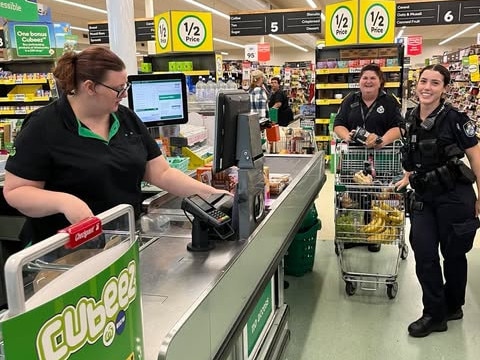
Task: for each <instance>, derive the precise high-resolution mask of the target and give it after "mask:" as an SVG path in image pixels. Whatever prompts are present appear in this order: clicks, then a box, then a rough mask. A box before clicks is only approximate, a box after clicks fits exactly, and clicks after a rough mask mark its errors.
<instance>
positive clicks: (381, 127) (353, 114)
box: [334, 91, 403, 136]
mask: <svg viewBox="0 0 480 360" xmlns="http://www.w3.org/2000/svg"><path fill="white" fill-rule="evenodd" d="M402 119H403V118H402V115H401V114H400V104H399V102H398V101H397V99H396V98H394V97H393V95H390V94H387V93H385V92H384V91H381V92H380V95H379V96H378V97H377V99H376V100H375V102H374V103H373V104H372V105H371V106H370V108H368V107H367V105H366V104H365V103H364V102H363V100H362V96H361V94H360V92H355V93H352V94H350V95H348V96H347V97H346V98H345V99H344V100H343V102H342V104H341V105H340V109H339V110H338V113H337V115H336V117H335V123H334V127H335V126H344V127H346V128H347V129H348V130H354V129H356V128H357V127H358V126H361V127H363V128H365V129H366V130H367V131H369V132H372V133H375V134H377V135H379V136H383V135H384V134H385V133H386V132H387V131H388V130H390V129H391V128H394V127H398V126H399V125H400V124H401V122H402Z"/></svg>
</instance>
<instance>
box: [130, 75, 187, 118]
mask: <svg viewBox="0 0 480 360" xmlns="http://www.w3.org/2000/svg"><path fill="white" fill-rule="evenodd" d="M128 81H129V82H130V83H131V84H132V86H131V87H130V89H129V90H128V106H129V107H130V109H132V110H133V111H134V112H135V113H136V114H137V115H138V117H139V118H140V119H141V120H142V121H143V123H144V124H145V125H146V126H147V127H152V126H162V125H177V124H185V123H186V122H187V121H188V107H187V106H188V105H187V87H186V78H185V74H183V73H163V74H142V75H129V76H128Z"/></svg>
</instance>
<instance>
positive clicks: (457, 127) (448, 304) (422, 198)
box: [396, 65, 480, 337]
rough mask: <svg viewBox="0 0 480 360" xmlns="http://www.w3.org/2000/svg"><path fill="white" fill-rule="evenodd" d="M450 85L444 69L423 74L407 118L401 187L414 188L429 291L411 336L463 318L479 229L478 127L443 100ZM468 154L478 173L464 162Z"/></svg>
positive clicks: (414, 225)
mask: <svg viewBox="0 0 480 360" xmlns="http://www.w3.org/2000/svg"><path fill="white" fill-rule="evenodd" d="M449 82H450V73H449V72H448V70H447V69H446V68H445V67H443V66H441V65H430V66H427V67H425V68H424V69H423V70H422V71H421V72H420V75H419V80H418V85H417V89H416V93H417V96H418V98H419V105H418V106H417V107H416V108H415V109H413V110H412V112H411V113H410V114H409V116H407V121H406V134H405V142H406V145H405V147H404V149H403V151H402V152H403V158H402V164H403V167H404V168H405V170H406V174H405V176H404V178H403V179H402V180H401V181H399V182H398V183H397V184H396V186H397V187H398V188H402V187H405V186H406V185H407V184H408V182H410V185H411V186H412V188H414V190H415V196H414V200H413V201H411V202H410V204H411V207H410V209H409V211H410V214H411V217H410V222H411V230H410V242H411V245H412V249H413V251H414V253H415V262H416V274H417V278H418V280H419V282H420V285H421V287H422V291H423V297H422V301H423V314H422V316H421V317H420V318H419V319H418V320H416V321H415V322H413V323H412V324H410V326H409V327H408V332H409V334H410V335H411V336H413V337H423V336H427V335H429V334H430V333H431V332H433V331H446V330H447V321H449V320H458V319H461V318H462V317H463V310H462V306H463V305H464V303H465V289H466V283H467V258H466V255H465V254H466V253H467V252H468V251H469V250H470V249H471V248H472V244H473V240H474V237H475V232H476V229H477V228H478V226H479V222H478V218H476V216H478V214H479V211H480V203H479V201H478V200H477V199H476V196H475V192H474V190H473V187H472V183H473V182H474V181H475V176H476V178H477V179H478V178H479V177H480V148H479V146H478V141H477V138H476V134H475V123H474V122H473V121H471V120H470V119H469V118H468V117H467V116H466V115H465V114H464V113H460V112H458V111H457V110H455V109H453V108H452V107H451V106H450V105H448V104H446V103H445V101H444V100H443V99H442V94H443V93H444V92H445V91H446V89H447V87H448V84H449ZM464 154H466V155H467V158H468V160H469V162H470V165H471V167H472V170H473V171H472V170H470V169H469V168H468V167H467V166H466V165H465V164H464V163H463V162H462V161H461V160H460V159H461V158H462V157H463V156H464ZM477 187H479V184H478V181H477ZM479 190H480V189H479ZM439 245H440V251H441V253H442V256H443V259H444V261H443V277H444V278H445V282H444V280H443V277H442V268H441V265H440V257H439V253H438V246H439Z"/></svg>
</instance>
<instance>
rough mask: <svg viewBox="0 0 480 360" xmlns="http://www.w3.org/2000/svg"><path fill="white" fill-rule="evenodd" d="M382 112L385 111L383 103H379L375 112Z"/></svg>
mask: <svg viewBox="0 0 480 360" xmlns="http://www.w3.org/2000/svg"><path fill="white" fill-rule="evenodd" d="M384 112H385V108H384V107H383V105H380V106H379V107H378V108H377V113H379V114H383V113H384Z"/></svg>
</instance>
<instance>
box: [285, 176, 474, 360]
mask: <svg viewBox="0 0 480 360" xmlns="http://www.w3.org/2000/svg"><path fill="white" fill-rule="evenodd" d="M332 189H333V177H332V175H330V174H328V180H327V183H326V184H325V185H324V188H323V189H322V192H321V193H320V196H319V198H318V199H317V201H316V203H317V210H318V212H319V216H320V218H321V220H322V230H321V231H319V233H318V239H321V240H318V241H317V249H316V258H315V265H314V269H313V271H312V272H311V273H307V274H306V275H304V276H303V277H292V276H287V277H286V279H287V280H288V282H289V283H290V287H289V288H288V289H287V290H286V291H285V294H286V295H285V296H286V302H287V303H288V304H289V306H290V310H291V314H290V322H289V324H290V329H291V332H292V334H291V340H290V344H289V348H288V350H287V355H288V356H287V359H288V360H330V359H331V360H350V359H352V360H367V359H368V360H377V359H378V360H380V359H381V360H384V359H389V360H400V359H401V360H403V359H409V360H430V359H431V360H433V359H436V360H438V359H445V360H470V359H471V360H473V359H476V358H478V352H479V351H480V331H479V325H478V324H479V322H480V275H479V274H480V248H479V243H480V241H479V240H478V238H479V235H478V234H477V240H476V248H474V249H473V250H472V251H471V252H470V253H469V274H470V279H469V283H468V288H467V299H466V305H465V307H464V313H465V317H464V318H463V320H458V321H450V322H449V323H448V326H449V329H448V331H447V332H444V333H433V334H431V335H430V336H428V337H426V338H420V339H416V338H412V337H410V336H408V332H407V326H408V324H409V323H410V322H412V321H414V320H416V319H417V318H418V317H419V316H420V314H421V310H422V305H421V291H420V287H419V285H418V283H417V280H416V277H415V272H414V259H413V254H412V253H411V252H410V253H409V255H408V257H407V259H406V260H403V261H401V263H400V270H399V273H398V283H399V289H398V294H397V296H396V298H395V299H392V300H390V299H389V298H388V297H387V295H386V287H385V286H384V285H383V286H379V288H378V289H377V290H375V291H370V290H361V289H359V290H357V292H356V294H355V295H353V296H348V295H347V294H346V292H345V283H344V281H343V280H341V274H340V266H339V263H338V258H337V256H336V255H335V252H334V247H333V242H332V240H333V238H334V226H333V209H334V205H333V191H332ZM347 251H354V252H351V253H350V254H351V255H353V256H352V258H354V259H360V261H367V265H368V266H372V264H381V265H382V266H383V265H385V264H392V265H394V264H395V263H396V261H395V260H394V257H392V254H396V253H397V251H398V250H397V248H396V247H395V246H393V245H386V246H385V245H384V247H383V248H382V251H381V252H379V253H375V254H373V253H369V252H368V251H367V249H366V248H355V249H350V250H347ZM392 271H393V270H392ZM385 273H391V272H390V269H386V270H385ZM393 273H394V271H393ZM475 354H476V355H475Z"/></svg>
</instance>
